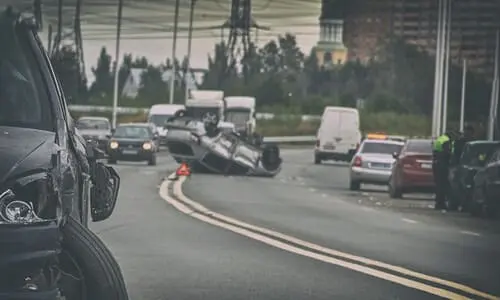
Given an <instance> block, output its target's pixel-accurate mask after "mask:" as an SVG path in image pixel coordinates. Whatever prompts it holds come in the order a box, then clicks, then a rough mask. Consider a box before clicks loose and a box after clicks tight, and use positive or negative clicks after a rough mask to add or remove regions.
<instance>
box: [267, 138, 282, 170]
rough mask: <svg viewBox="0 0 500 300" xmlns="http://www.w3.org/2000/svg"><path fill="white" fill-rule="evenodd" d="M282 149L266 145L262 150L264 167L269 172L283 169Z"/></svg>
mask: <svg viewBox="0 0 500 300" xmlns="http://www.w3.org/2000/svg"><path fill="white" fill-rule="evenodd" d="M281 162H282V159H281V157H280V149H279V148H278V146H276V145H265V146H264V149H263V150H262V166H263V167H264V168H265V169H266V170H267V171H269V172H274V171H277V170H278V169H279V168H280V167H281Z"/></svg>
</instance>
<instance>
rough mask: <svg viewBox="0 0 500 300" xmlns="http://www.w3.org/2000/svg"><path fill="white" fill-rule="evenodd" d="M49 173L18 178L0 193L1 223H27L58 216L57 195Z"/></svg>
mask: <svg viewBox="0 0 500 300" xmlns="http://www.w3.org/2000/svg"><path fill="white" fill-rule="evenodd" d="M50 182H51V181H50V179H49V177H48V176H47V174H43V173H42V174H34V175H30V176H27V177H24V178H21V179H18V180H17V181H16V182H15V183H14V184H12V185H11V187H10V188H8V189H7V190H4V191H3V192H1V193H0V224H2V223H4V224H5V223H7V224H27V223H36V222H43V221H47V220H51V219H52V220H53V219H56V217H57V204H58V201H57V197H56V194H55V193H54V192H53V189H52V187H51V184H50Z"/></svg>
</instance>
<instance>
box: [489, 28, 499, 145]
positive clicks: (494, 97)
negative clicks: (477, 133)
mask: <svg viewBox="0 0 500 300" xmlns="http://www.w3.org/2000/svg"><path fill="white" fill-rule="evenodd" d="M499 48H500V31H497V34H496V46H495V67H494V70H495V71H494V75H493V84H492V87H491V102H490V115H489V120H488V140H490V141H491V140H493V139H494V137H495V123H496V122H495V119H496V111H497V106H498V63H499V61H498V59H499V57H498V56H499V50H500V49H499Z"/></svg>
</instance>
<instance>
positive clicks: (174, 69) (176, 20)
mask: <svg viewBox="0 0 500 300" xmlns="http://www.w3.org/2000/svg"><path fill="white" fill-rule="evenodd" d="M179 5H180V0H176V1H175V13H174V38H173V41H172V74H171V76H170V88H169V92H170V97H169V103H170V104H173V103H174V95H175V94H174V92H175V79H176V77H177V66H176V64H175V62H176V54H175V51H176V50H177V30H178V26H179Z"/></svg>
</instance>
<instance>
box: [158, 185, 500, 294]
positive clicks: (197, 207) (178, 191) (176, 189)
mask: <svg viewBox="0 0 500 300" xmlns="http://www.w3.org/2000/svg"><path fill="white" fill-rule="evenodd" d="M185 181H186V178H185V177H182V178H180V179H179V180H178V181H176V182H174V184H173V193H174V195H175V196H176V197H177V198H179V200H181V201H182V202H184V203H186V204H188V205H189V206H191V207H193V208H194V210H193V209H190V208H189V207H187V206H185V205H183V204H182V203H179V202H178V201H176V200H174V199H172V198H171V197H169V195H168V185H169V182H168V181H165V182H164V183H162V188H163V189H164V190H163V191H162V188H160V194H161V196H162V197H163V198H164V199H165V200H166V201H168V202H169V203H171V204H172V205H173V206H174V207H176V208H177V209H178V210H180V211H181V212H183V213H186V214H190V215H191V216H193V217H195V218H197V219H199V220H202V219H203V220H202V221H204V222H208V221H207V220H206V219H207V218H208V219H209V220H211V221H210V222H208V223H211V224H213V225H216V226H219V227H223V228H225V229H228V230H231V231H233V232H237V233H239V234H242V235H245V236H247V237H250V238H252V239H256V240H259V241H261V242H264V243H266V244H269V245H271V244H270V242H268V241H269V240H270V241H272V243H274V244H273V245H272V246H274V247H278V248H280V249H283V250H286V251H290V252H293V253H296V254H300V255H303V256H308V257H311V258H314V259H318V260H321V261H324V262H328V263H332V264H336V265H339V266H342V267H346V268H349V269H352V270H355V271H358V272H362V273H365V274H368V275H372V276H374V277H378V278H382V279H387V280H389V281H392V282H395V283H399V284H401V285H404V286H409V285H408V284H411V286H409V287H412V288H415V289H418V290H422V291H425V292H428V293H430V294H433V295H437V296H441V297H444V298H448V299H468V298H467V297H463V296H461V295H459V294H456V293H453V292H450V291H446V290H443V289H439V288H436V287H433V286H430V285H426V284H423V283H420V282H417V281H413V280H409V279H406V278H403V277H398V276H396V275H392V274H389V273H385V272H383V271H379V270H376V269H372V268H369V267H368V266H375V267H379V268H383V269H385V270H390V271H393V272H396V273H399V274H401V275H405V276H409V277H413V278H417V279H421V280H425V281H428V282H432V283H436V284H440V285H443V286H446V287H449V288H453V289H456V290H459V291H462V292H465V293H467V294H471V295H475V296H479V297H482V298H485V299H491V300H495V299H499V300H500V298H499V297H496V296H493V295H490V294H487V293H484V292H481V291H478V290H476V289H473V288H471V287H468V286H466V285H463V284H460V283H456V282H453V281H448V280H444V279H441V278H437V277H433V276H429V275H426V274H422V273H418V272H415V271H412V270H409V269H406V268H403V267H398V266H395V265H390V264H387V263H383V262H380V261H376V260H372V259H368V258H364V257H360V256H356V255H352V254H349V253H345V252H341V251H337V250H333V249H330V248H326V247H323V246H320V245H317V244H313V243H310V242H307V241H304V240H300V239H297V238H295V237H292V236H289V235H285V234H282V233H279V232H276V231H273V230H269V229H266V228H262V227H258V226H255V225H251V224H248V223H245V222H241V221H239V220H236V219H233V218H230V217H227V216H225V215H221V214H218V213H216V212H213V211H211V210H209V209H207V208H206V207H205V206H203V205H201V204H199V203H198V202H195V201H193V200H191V199H189V198H188V197H186V196H185V195H184V193H183V192H182V184H183V183H184V182H185ZM174 202H175V204H173V203H174ZM180 205H182V206H183V207H182V208H180ZM198 212H199V213H198ZM204 214H207V215H210V216H213V217H215V218H217V219H220V220H222V221H224V222H220V221H217V220H214V219H212V218H210V217H207V216H205V215H204ZM214 222H216V223H217V224H215V223H214ZM227 223H229V224H227ZM237 226H239V227H237ZM229 227H231V229H230V228H229ZM233 227H234V228H233ZM240 227H243V228H240ZM242 230H243V231H244V232H245V234H243V233H242ZM250 230H252V231H255V232H258V233H254V232H252V231H250ZM247 233H248V234H247ZM259 233H260V234H259ZM262 234H265V235H267V236H270V237H274V238H279V239H281V240H284V241H287V242H290V243H293V244H296V245H300V246H303V247H306V248H309V249H311V250H315V251H317V252H322V253H324V254H328V255H332V256H336V257H339V258H344V259H349V260H352V261H355V262H358V263H362V264H364V265H367V266H362V265H357V264H354V263H350V262H346V261H343V260H340V259H337V258H332V257H330V256H325V255H322V254H317V253H314V252H310V251H307V250H303V249H301V248H297V247H294V246H292V245H289V244H285V243H282V242H280V241H276V240H274V239H272V238H269V237H266V236H263V235H262ZM249 235H251V236H249ZM278 245H279V246H278ZM292 250H293V251H292ZM306 254H307V255H306ZM360 268H361V269H360ZM363 268H366V269H368V270H370V271H369V273H367V270H366V269H363ZM380 276H383V277H380ZM394 280H397V281H394ZM424 289H425V290H424ZM443 292H446V293H445V294H446V295H448V296H450V297H451V298H449V297H448V296H446V295H444V294H442V293H443ZM457 297H458V298H457Z"/></svg>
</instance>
